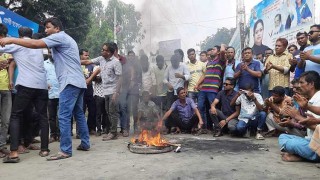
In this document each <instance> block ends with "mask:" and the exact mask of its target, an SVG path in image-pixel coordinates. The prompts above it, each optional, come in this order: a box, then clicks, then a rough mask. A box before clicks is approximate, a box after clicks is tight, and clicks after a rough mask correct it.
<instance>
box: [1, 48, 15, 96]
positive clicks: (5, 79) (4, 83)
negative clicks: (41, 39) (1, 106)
mask: <svg viewBox="0 0 320 180" xmlns="http://www.w3.org/2000/svg"><path fill="white" fill-rule="evenodd" d="M11 57H12V56H11V54H7V53H3V54H1V55H0V61H6V60H7V59H9V58H11ZM0 90H9V74H8V69H7V68H6V69H2V70H0Z"/></svg>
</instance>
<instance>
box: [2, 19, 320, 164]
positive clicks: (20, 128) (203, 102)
mask: <svg viewBox="0 0 320 180" xmlns="http://www.w3.org/2000/svg"><path fill="white" fill-rule="evenodd" d="M44 25H45V33H46V35H47V36H46V37H43V38H39V37H38V38H37V37H35V36H34V37H33V36H32V30H31V29H29V28H26V27H22V28H20V29H19V35H20V37H19V38H7V37H6V35H7V31H8V30H7V28H6V27H5V26H4V25H3V24H0V45H1V46H2V47H0V52H1V53H2V54H1V56H0V66H1V69H2V70H1V71H0V75H1V79H0V88H1V89H0V95H1V123H2V124H1V134H0V156H1V157H2V158H4V159H3V162H5V163H16V162H19V161H20V159H19V154H22V153H26V152H28V149H39V150H40V152H39V155H40V156H42V157H45V156H49V154H50V150H49V146H48V145H49V143H50V142H54V141H60V152H58V153H57V154H54V155H51V156H49V157H48V158H47V160H49V161H50V160H60V159H65V158H69V157H71V156H72V135H73V132H72V129H73V127H72V124H73V119H75V121H76V138H79V139H81V143H80V145H79V146H78V147H77V150H81V151H88V150H90V142H89V135H96V136H102V134H104V135H103V136H102V140H103V141H109V140H115V139H117V137H118V136H120V135H121V136H123V137H128V136H129V134H130V132H134V133H138V132H139V131H141V130H142V129H149V130H156V131H163V130H164V131H165V133H173V134H177V133H191V134H193V135H201V134H209V133H212V134H213V136H214V137H219V136H222V135H223V134H225V133H229V134H230V135H231V136H238V137H250V136H251V135H252V134H254V135H255V138H256V139H257V140H263V139H265V137H266V136H279V135H280V136H279V146H280V149H281V151H282V153H281V154H282V159H283V160H285V161H297V160H302V159H305V160H309V161H319V160H320V158H319V154H320V153H319V151H320V150H319V149H320V148H319V147H320V143H319V141H320V135H319V133H320V132H319V131H320V126H317V125H318V124H320V107H319V106H320V91H319V90H320V81H319V80H320V76H319V73H320V25H313V26H311V27H310V31H309V32H308V33H307V32H299V33H297V35H296V38H297V44H298V45H299V48H298V47H297V46H296V45H294V44H291V45H288V40H287V39H285V38H279V39H277V40H276V42H275V47H274V50H272V49H266V50H265V52H259V54H253V50H252V48H250V47H246V48H244V49H243V50H242V52H241V55H240V56H241V58H240V59H239V60H236V59H235V56H236V54H235V49H234V48H233V47H226V46H225V45H221V46H219V45H216V46H214V47H213V48H210V49H208V50H207V51H202V52H201V53H200V58H199V60H198V59H197V57H196V51H195V49H193V48H190V49H188V51H187V58H184V52H183V51H182V50H181V49H176V50H174V51H173V52H172V54H173V55H172V56H171V57H170V61H166V60H165V58H164V56H162V55H157V56H156V58H155V63H152V60H151V59H149V57H148V56H147V55H146V54H144V53H143V52H142V51H141V52H140V54H139V55H136V54H135V53H134V51H128V53H127V56H122V55H120V54H119V52H118V47H117V44H116V43H113V42H106V43H104V44H103V45H102V48H101V56H98V57H94V58H91V57H90V54H89V51H88V50H87V49H80V50H78V46H77V44H76V42H75V41H74V40H73V39H72V38H71V37H70V36H69V35H67V34H66V33H65V32H64V31H63V26H62V24H61V22H60V20H59V19H57V18H55V17H53V18H49V19H47V20H46V21H45V23H44ZM308 40H309V41H308ZM44 55H45V56H44ZM187 59H188V60H187ZM187 61H188V62H187ZM15 71H17V72H18V74H16V73H15ZM15 78H16V80H15ZM12 95H14V98H13V97H12ZM47 112H48V114H47ZM86 112H87V113H88V114H87V120H86V117H85V113H86ZM130 117H133V118H132V119H133V121H130V119H131V118H130ZM119 125H120V128H121V130H120V131H119V132H118V126H119ZM49 127H50V130H49ZM130 128H132V129H131V131H130ZM39 131H40V139H41V147H40V148H39V147H37V146H35V145H34V144H32V142H33V141H34V137H35V136H37V135H38V134H39ZM8 132H9V133H10V151H8V150H7V149H6V148H5V145H6V143H7V133H8Z"/></svg>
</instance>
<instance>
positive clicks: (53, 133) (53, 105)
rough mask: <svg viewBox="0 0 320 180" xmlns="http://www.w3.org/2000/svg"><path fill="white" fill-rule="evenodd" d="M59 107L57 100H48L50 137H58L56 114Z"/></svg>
mask: <svg viewBox="0 0 320 180" xmlns="http://www.w3.org/2000/svg"><path fill="white" fill-rule="evenodd" d="M58 106H59V98H54V99H49V100H48V113H49V124H50V137H59V136H60V131H59V121H58V120H57V112H58Z"/></svg>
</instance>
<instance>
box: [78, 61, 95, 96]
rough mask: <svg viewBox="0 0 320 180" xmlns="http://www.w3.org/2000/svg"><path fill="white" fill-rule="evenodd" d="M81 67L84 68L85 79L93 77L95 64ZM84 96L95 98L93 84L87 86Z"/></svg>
mask: <svg viewBox="0 0 320 180" xmlns="http://www.w3.org/2000/svg"><path fill="white" fill-rule="evenodd" d="M81 67H82V71H83V75H84V78H85V79H88V78H89V77H90V76H91V74H92V73H93V68H94V64H89V65H82V66H81ZM84 96H86V97H92V96H93V86H92V82H91V83H90V84H87V89H86V91H85V92H84Z"/></svg>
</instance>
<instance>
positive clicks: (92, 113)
mask: <svg viewBox="0 0 320 180" xmlns="http://www.w3.org/2000/svg"><path fill="white" fill-rule="evenodd" d="M87 108H88V119H87V124H88V128H89V132H90V131H96V104H95V102H94V98H93V96H83V112H84V113H85V112H86V109H87Z"/></svg>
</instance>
